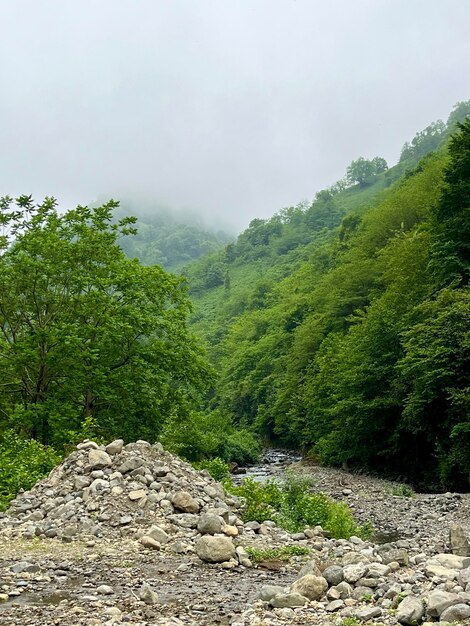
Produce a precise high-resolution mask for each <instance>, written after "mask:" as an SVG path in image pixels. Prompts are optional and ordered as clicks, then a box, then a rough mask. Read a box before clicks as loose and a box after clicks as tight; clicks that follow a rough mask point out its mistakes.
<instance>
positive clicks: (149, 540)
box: [140, 535, 160, 550]
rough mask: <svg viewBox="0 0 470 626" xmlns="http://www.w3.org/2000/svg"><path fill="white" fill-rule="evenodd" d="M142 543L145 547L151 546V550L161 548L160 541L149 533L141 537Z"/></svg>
mask: <svg viewBox="0 0 470 626" xmlns="http://www.w3.org/2000/svg"><path fill="white" fill-rule="evenodd" d="M140 543H141V544H142V545H143V547H144V548H149V549H150V550H160V543H159V542H158V541H157V540H156V539H154V538H153V537H150V536H149V535H144V536H143V537H141V538H140Z"/></svg>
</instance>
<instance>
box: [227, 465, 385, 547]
mask: <svg viewBox="0 0 470 626" xmlns="http://www.w3.org/2000/svg"><path fill="white" fill-rule="evenodd" d="M226 488H227V489H228V490H229V491H231V492H232V493H234V494H235V495H237V496H241V497H242V498H244V501H245V505H244V511H243V515H242V517H243V520H244V521H246V522H247V521H257V522H264V521H266V520H272V521H274V522H275V523H276V524H277V525H278V526H280V527H281V528H284V529H285V530H287V531H289V532H301V531H303V530H304V529H305V528H307V527H314V526H321V527H322V528H323V529H324V530H325V531H327V532H328V533H329V534H330V535H331V536H332V537H334V538H335V539H349V538H350V537H351V536H352V535H356V536H358V537H361V538H362V539H369V538H371V537H372V536H373V533H374V528H373V526H372V524H370V522H368V523H365V524H363V525H359V524H357V522H356V521H355V519H354V518H353V516H352V513H351V510H350V509H349V507H348V506H347V504H345V503H344V502H341V503H337V502H335V501H334V500H333V499H332V498H330V497H328V496H327V495H325V494H323V493H310V488H311V482H310V481H309V480H308V479H305V478H300V477H298V476H295V475H294V474H290V475H288V476H287V478H286V480H285V481H284V482H283V483H278V482H276V481H274V480H268V481H266V482H264V483H259V482H256V481H255V480H253V479H250V478H246V479H245V480H244V481H243V482H242V484H241V485H240V486H234V485H233V484H227V483H226Z"/></svg>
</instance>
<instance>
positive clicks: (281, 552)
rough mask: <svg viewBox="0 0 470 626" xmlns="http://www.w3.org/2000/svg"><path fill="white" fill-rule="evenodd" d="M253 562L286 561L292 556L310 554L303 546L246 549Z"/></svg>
mask: <svg viewBox="0 0 470 626" xmlns="http://www.w3.org/2000/svg"><path fill="white" fill-rule="evenodd" d="M246 551H247V552H248V554H249V556H250V559H251V561H253V563H260V562H261V561H268V560H271V559H279V560H280V561H288V560H289V559H290V557H292V556H304V555H306V554H310V550H309V548H306V547H305V546H282V547H280V548H267V549H266V550H261V549H259V548H250V547H248V548H247V549H246Z"/></svg>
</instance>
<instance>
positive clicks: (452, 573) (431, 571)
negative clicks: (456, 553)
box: [424, 561, 459, 580]
mask: <svg viewBox="0 0 470 626" xmlns="http://www.w3.org/2000/svg"><path fill="white" fill-rule="evenodd" d="M424 571H425V572H426V575H427V576H428V577H429V578H432V577H433V576H438V577H439V578H445V579H446V580H456V579H457V577H458V575H459V574H458V570H455V569H449V568H448V567H443V566H442V565H439V564H438V563H432V562H431V561H429V562H428V563H426V567H425V570H424Z"/></svg>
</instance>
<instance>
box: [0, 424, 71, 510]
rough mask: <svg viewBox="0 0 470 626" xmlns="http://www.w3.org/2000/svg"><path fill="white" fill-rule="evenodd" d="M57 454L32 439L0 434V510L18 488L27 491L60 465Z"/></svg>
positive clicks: (9, 432)
mask: <svg viewBox="0 0 470 626" xmlns="http://www.w3.org/2000/svg"><path fill="white" fill-rule="evenodd" d="M60 459H61V457H60V455H59V454H58V453H57V452H56V451H55V450H54V449H53V448H50V447H47V446H43V445H42V444H41V443H39V441H35V440H34V439H29V438H23V437H19V436H18V435H17V434H16V433H15V432H14V431H12V430H8V431H5V432H2V433H1V434H0V511H2V510H3V509H5V508H6V507H7V504H8V502H9V501H10V500H11V499H12V498H14V497H15V496H16V494H17V493H18V491H19V490H20V489H29V488H31V487H32V486H33V485H34V483H35V482H36V481H37V480H39V479H40V478H42V477H43V476H44V475H45V474H47V473H48V472H50V470H51V469H52V468H53V467H55V465H57V463H59V462H60Z"/></svg>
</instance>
